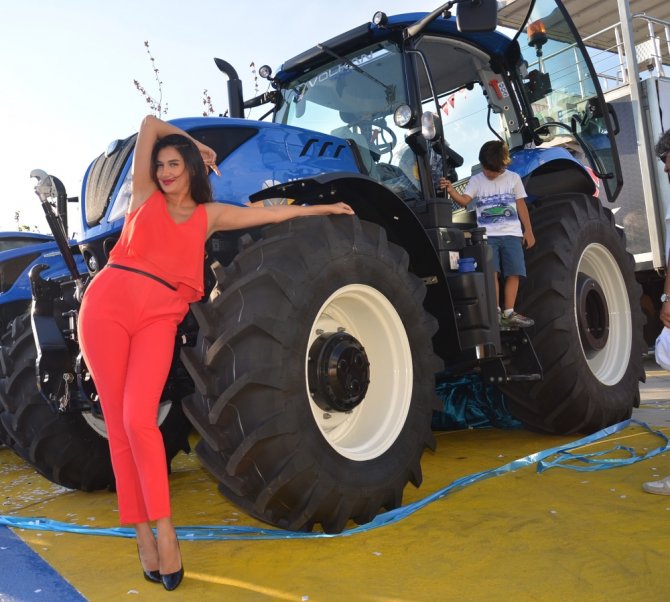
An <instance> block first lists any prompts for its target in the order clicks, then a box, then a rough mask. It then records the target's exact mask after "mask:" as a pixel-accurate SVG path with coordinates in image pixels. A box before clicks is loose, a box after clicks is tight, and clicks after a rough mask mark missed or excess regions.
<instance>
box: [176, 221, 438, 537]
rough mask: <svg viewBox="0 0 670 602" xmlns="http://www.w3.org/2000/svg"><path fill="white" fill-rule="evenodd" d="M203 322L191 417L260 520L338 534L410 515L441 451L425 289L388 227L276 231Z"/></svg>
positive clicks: (222, 284) (223, 486)
mask: <svg viewBox="0 0 670 602" xmlns="http://www.w3.org/2000/svg"><path fill="white" fill-rule="evenodd" d="M214 272H215V276H216V280H217V284H216V287H215V289H214V290H213V292H212V293H211V295H210V297H209V300H208V302H206V303H203V304H200V305H199V306H198V309H197V310H194V313H195V315H196V318H197V320H198V322H199V325H200V330H199V335H198V341H197V344H196V345H195V347H191V348H183V349H182V361H183V362H184V364H185V366H186V367H187V369H188V370H189V372H190V374H191V377H192V378H193V380H194V382H195V385H196V393H195V394H194V395H193V396H192V397H190V398H186V399H185V400H184V409H185V412H186V414H187V415H188V416H189V418H190V419H191V422H192V423H193V424H194V426H195V427H196V428H197V429H198V430H199V432H200V433H201V435H202V437H203V438H202V440H201V442H200V443H199V444H198V446H197V448H196V449H197V451H198V454H199V456H200V458H201V460H202V461H203V464H204V465H205V467H206V468H208V469H209V470H210V471H211V472H212V473H213V474H214V475H215V476H216V478H217V479H218V480H219V482H220V485H219V489H220V490H221V492H222V493H223V494H224V495H226V496H227V497H228V498H230V499H231V500H232V501H233V502H235V503H236V504H238V505H239V506H241V507H242V508H243V509H244V510H245V511H247V512H248V513H249V514H251V515H253V516H255V517H257V518H259V519H261V520H263V521H265V522H268V523H270V524H273V525H276V526H278V527H281V528H285V529H291V530H310V529H312V527H313V526H314V525H315V524H321V525H322V526H323V528H324V530H326V531H327V532H339V531H341V530H342V529H343V528H344V527H345V526H346V524H347V522H348V521H349V520H354V521H356V522H358V523H364V522H367V521H369V520H371V519H372V518H373V517H374V516H375V515H376V514H377V513H378V512H379V510H380V509H381V508H387V509H391V508H395V507H397V506H398V505H400V504H401V500H402V493H403V489H404V487H405V485H406V484H407V482H408V481H411V482H412V483H414V485H416V486H418V485H419V484H420V482H421V478H422V477H421V466H420V458H421V455H422V453H423V451H424V449H425V448H426V447H431V448H432V447H433V446H434V438H433V435H432V432H431V428H430V426H431V415H432V411H433V409H435V408H436V407H437V405H438V404H437V398H436V395H435V379H434V374H435V372H436V371H438V370H439V369H440V362H439V360H438V358H437V357H436V356H435V355H434V353H433V349H432V342H431V338H432V335H433V334H434V333H435V331H436V329H437V323H436V320H435V319H434V318H433V317H432V316H430V315H428V314H427V313H426V312H425V310H424V308H423V299H424V296H425V294H426V289H425V285H424V283H423V282H422V281H421V280H420V279H419V278H417V277H416V276H414V275H412V274H411V273H410V272H409V271H408V256H407V254H406V253H405V251H404V250H403V249H401V248H400V247H397V246H395V245H393V244H390V243H389V242H388V241H387V240H386V233H385V231H384V230H383V229H382V228H380V227H379V226H377V225H376V224H372V223H368V222H360V221H359V220H358V219H357V218H350V217H339V216H338V217H330V218H326V217H323V218H321V217H309V218H300V219H298V220H292V221H290V222H287V223H284V224H278V225H276V226H271V227H268V228H265V229H264V230H263V231H262V238H261V239H260V240H259V241H258V242H255V243H253V244H252V245H250V246H248V247H247V248H246V249H245V250H243V251H242V252H241V253H240V254H239V255H238V256H237V257H236V258H235V260H234V261H233V262H232V263H231V264H230V265H229V266H227V267H225V268H224V267H221V266H216V267H215V269H214Z"/></svg>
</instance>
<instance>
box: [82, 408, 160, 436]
mask: <svg viewBox="0 0 670 602" xmlns="http://www.w3.org/2000/svg"><path fill="white" fill-rule="evenodd" d="M171 408H172V402H171V401H169V402H168V403H163V404H161V405H160V406H158V426H160V425H161V424H163V422H164V421H165V419H166V418H167V415H168V414H169V413H170V409H171ZM81 414H82V416H83V417H84V420H85V421H86V424H88V426H90V427H91V428H92V429H93V430H94V431H95V432H96V433H98V435H100V436H101V437H104V438H105V439H109V437H108V436H107V425H106V424H105V421H104V420H103V419H102V418H100V417H98V416H94V415H93V414H92V413H91V412H82V413H81Z"/></svg>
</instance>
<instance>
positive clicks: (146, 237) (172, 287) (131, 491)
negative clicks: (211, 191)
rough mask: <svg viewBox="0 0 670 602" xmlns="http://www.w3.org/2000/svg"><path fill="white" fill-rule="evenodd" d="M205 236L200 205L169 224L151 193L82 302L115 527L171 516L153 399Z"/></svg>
mask: <svg viewBox="0 0 670 602" xmlns="http://www.w3.org/2000/svg"><path fill="white" fill-rule="evenodd" d="M206 237H207V212H206V209H205V206H204V205H198V206H197V208H196V210H195V212H194V213H193V215H192V216H191V217H190V218H189V219H188V220H186V221H185V222H183V223H180V224H177V223H175V222H174V220H173V219H172V216H171V215H170V213H169V212H168V209H167V205H166V201H165V197H164V196H163V194H162V193H161V192H160V191H156V192H155V193H153V194H152V195H151V196H150V197H149V199H148V200H147V201H146V202H145V203H144V204H143V205H141V206H140V207H139V208H138V209H136V210H135V211H133V212H132V213H130V214H128V215H127V216H126V222H125V224H124V227H123V231H122V233H121V237H120V238H119V241H118V242H117V244H116V245H115V246H114V248H113V250H112V252H111V253H110V257H109V262H108V264H107V266H106V267H105V268H104V269H103V270H102V271H101V272H100V273H99V274H98V275H97V276H96V277H95V278H94V279H93V280H92V282H91V284H90V285H89V287H88V289H87V290H86V293H85V295H84V299H83V302H82V305H81V311H80V313H79V340H80V343H81V349H82V353H83V355H84V359H85V361H86V365H87V366H88V368H89V370H90V371H91V374H92V376H93V380H94V382H95V385H96V388H97V390H98V393H99V395H100V402H101V404H102V411H103V414H104V417H105V422H106V425H107V433H108V436H109V447H110V451H111V457H112V466H113V468H114V475H115V477H116V490H117V496H118V502H119V519H120V521H121V523H122V524H134V523H142V522H146V521H154V520H157V519H159V518H165V517H169V516H170V495H169V489H168V472H167V462H166V457H165V447H164V444H163V437H162V435H161V432H160V430H159V428H158V424H157V418H158V403H159V401H160V397H161V394H162V391H163V388H164V386H165V381H166V379H167V375H168V372H169V370H170V365H171V362H172V355H173V351H174V344H175V336H176V330H177V326H178V324H179V323H180V322H181V321H182V319H183V318H184V316H185V315H186V312H187V311H188V305H189V303H192V302H193V301H196V300H198V299H200V298H201V297H202V294H203V267H204V254H205V240H206ZM113 265H114V266H117V267H116V268H115V267H112V266H113ZM120 267H125V268H131V270H141V271H143V272H145V274H141V273H138V272H136V271H129V270H127V269H118V268H120ZM151 276H153V277H154V278H152V277H151ZM156 278H157V279H156ZM159 280H160V281H159Z"/></svg>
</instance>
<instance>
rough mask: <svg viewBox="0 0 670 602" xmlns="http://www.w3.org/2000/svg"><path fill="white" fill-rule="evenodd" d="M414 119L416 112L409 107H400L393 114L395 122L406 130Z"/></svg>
mask: <svg viewBox="0 0 670 602" xmlns="http://www.w3.org/2000/svg"><path fill="white" fill-rule="evenodd" d="M413 119H414V111H412V107H410V106H409V105H400V106H399V107H398V108H397V109H396V110H395V112H394V113H393V121H394V122H395V124H396V125H397V126H398V127H399V128H406V127H407V126H409V124H410V123H412V120H413Z"/></svg>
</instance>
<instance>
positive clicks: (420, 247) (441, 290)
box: [249, 172, 461, 352]
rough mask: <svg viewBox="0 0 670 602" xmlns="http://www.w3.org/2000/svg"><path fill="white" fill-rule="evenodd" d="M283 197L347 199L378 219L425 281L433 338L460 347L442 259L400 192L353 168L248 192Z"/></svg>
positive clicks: (253, 198) (321, 200)
mask: <svg viewBox="0 0 670 602" xmlns="http://www.w3.org/2000/svg"><path fill="white" fill-rule="evenodd" d="M271 198H287V199H291V200H293V201H294V202H299V203H310V202H311V203H318V204H326V203H336V202H340V201H342V202H346V203H348V204H349V205H350V206H351V207H352V208H353V210H354V211H355V212H356V215H357V217H358V218H360V219H362V220H366V221H370V222H374V223H375V224H378V225H379V226H381V227H382V228H384V230H385V231H386V236H387V238H388V240H389V241H391V242H393V243H395V244H396V245H398V246H400V247H402V248H403V249H405V251H407V253H408V255H409V258H410V262H409V270H410V271H411V272H412V273H414V274H415V275H417V276H418V277H419V278H422V279H423V280H424V282H426V284H427V285H428V287H427V288H428V293H427V295H426V300H425V302H424V304H425V306H426V309H427V310H428V311H430V312H431V313H432V314H433V315H434V316H436V317H437V318H438V321H439V332H438V335H436V336H437V337H440V339H441V340H446V341H450V347H451V348H452V349H453V350H454V351H455V352H456V351H460V350H461V345H460V340H459V335H458V329H457V326H456V317H455V312H454V303H453V299H452V296H451V293H450V290H449V287H448V285H447V279H446V276H445V273H444V269H443V268H442V264H441V262H440V259H439V257H438V254H437V252H436V250H435V247H434V246H433V244H432V243H431V241H430V239H429V237H428V235H427V234H426V231H425V229H424V227H423V226H422V225H421V222H420V221H419V219H418V218H417V216H416V215H415V214H414V212H413V211H412V210H411V209H410V208H409V207H408V206H407V205H406V204H405V203H404V201H402V200H401V199H400V198H399V197H398V196H396V195H395V194H394V193H393V192H391V191H390V190H389V189H388V188H386V187H385V186H383V185H381V184H380V183H379V182H377V181H376V180H374V179H373V178H370V177H368V176H364V175H361V174H357V173H342V172H340V173H326V174H322V175H319V176H315V177H313V178H307V179H302V180H297V181H292V182H288V183H286V184H279V185H277V186H273V187H271V188H265V189H263V190H261V191H259V192H257V193H254V194H252V195H251V196H250V197H249V200H250V201H252V202H255V201H260V200H264V199H271Z"/></svg>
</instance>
